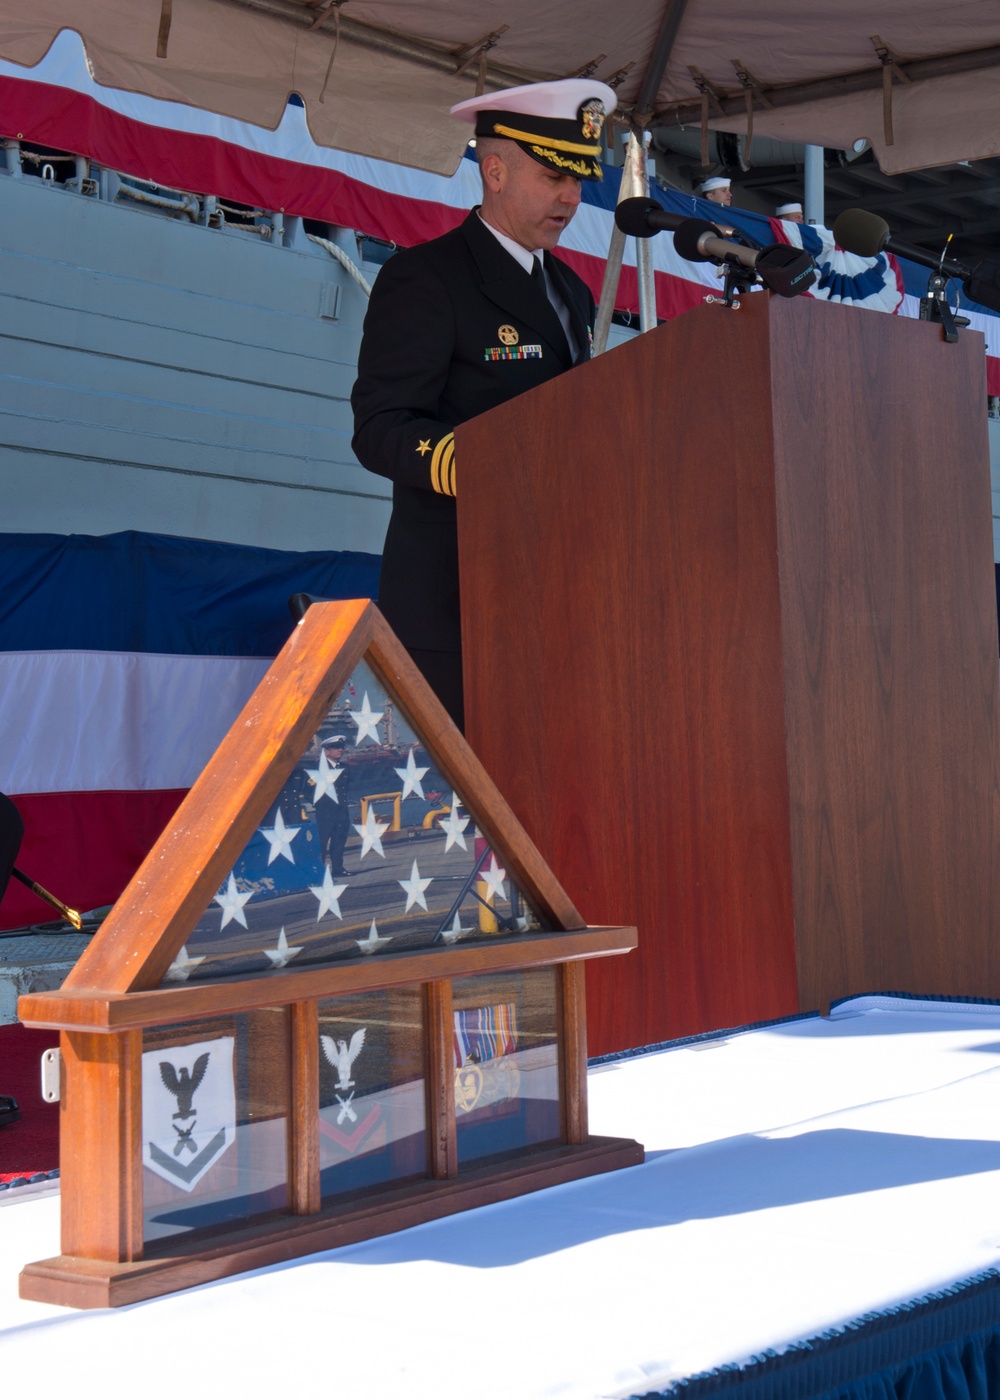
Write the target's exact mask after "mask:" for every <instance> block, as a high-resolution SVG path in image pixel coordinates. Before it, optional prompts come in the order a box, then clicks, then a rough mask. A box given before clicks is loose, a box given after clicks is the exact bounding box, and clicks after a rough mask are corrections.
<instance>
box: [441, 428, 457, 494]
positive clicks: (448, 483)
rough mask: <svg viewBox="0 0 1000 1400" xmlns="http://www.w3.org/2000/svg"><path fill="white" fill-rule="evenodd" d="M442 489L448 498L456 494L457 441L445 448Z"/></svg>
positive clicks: (442, 460)
mask: <svg viewBox="0 0 1000 1400" xmlns="http://www.w3.org/2000/svg"><path fill="white" fill-rule="evenodd" d="M441 489H442V491H443V492H444V494H445V495H446V496H454V494H455V440H454V438H452V440H451V442H450V443H449V444H448V446H447V447H446V448H445V452H444V456H443V457H442V458H441Z"/></svg>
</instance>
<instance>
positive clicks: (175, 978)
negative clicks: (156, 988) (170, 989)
mask: <svg viewBox="0 0 1000 1400" xmlns="http://www.w3.org/2000/svg"><path fill="white" fill-rule="evenodd" d="M204 961H205V959H204V958H189V957H188V950H187V944H185V945H184V947H183V948H182V949H181V950H180V952H179V953H178V954H177V956H176V958H174V960H173V962H172V963H171V964H170V966H169V967H168V968H167V975H166V981H168V982H186V981H187V980H188V978H189V977H190V976H191V974H192V972H193V971H194V970H195V968H196V967H197V966H198V964H199V963H203V962H204Z"/></svg>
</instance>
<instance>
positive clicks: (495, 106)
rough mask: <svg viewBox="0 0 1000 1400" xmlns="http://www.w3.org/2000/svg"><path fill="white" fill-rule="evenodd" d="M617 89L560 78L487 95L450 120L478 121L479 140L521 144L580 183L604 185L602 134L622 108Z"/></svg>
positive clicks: (457, 111) (455, 111) (454, 109)
mask: <svg viewBox="0 0 1000 1400" xmlns="http://www.w3.org/2000/svg"><path fill="white" fill-rule="evenodd" d="M617 103H618V99H617V97H616V96H615V92H614V89H613V88H609V87H608V85H607V84H606V83H598V82H595V81H594V80H593V79H592V78H560V79H558V80H557V81H556V82H552V83H528V84H527V85H526V86H524V87H515V88H505V89H503V90H502V91H500V92H488V93H483V95H482V96H481V97H470V98H468V99H467V100H466V101H465V102H458V103H456V104H455V106H454V107H452V109H451V115H452V116H453V117H457V118H458V119H459V120H460V121H469V122H472V121H474V122H475V123H476V135H477V136H501V137H504V138H506V139H507V140H510V141H516V142H517V144H518V145H519V146H520V147H521V150H522V151H525V152H526V153H527V154H528V155H529V156H531V157H532V158H533V159H534V160H537V161H538V162H539V164H541V165H547V166H550V167H551V168H552V169H555V170H558V171H559V172H560V173H561V174H565V175H575V176H576V178H577V179H578V180H600V179H602V178H603V175H602V171H601V162H600V155H601V131H602V130H603V128H604V121H605V118H606V117H609V116H610V115H611V113H612V112H613V111H614V110H615V107H616V106H617Z"/></svg>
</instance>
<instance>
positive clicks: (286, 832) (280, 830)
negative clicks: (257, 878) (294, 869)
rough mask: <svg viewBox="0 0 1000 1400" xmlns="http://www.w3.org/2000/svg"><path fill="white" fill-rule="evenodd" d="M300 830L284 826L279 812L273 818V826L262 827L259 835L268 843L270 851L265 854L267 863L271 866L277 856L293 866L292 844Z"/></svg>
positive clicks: (296, 827)
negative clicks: (282, 857) (288, 861)
mask: <svg viewBox="0 0 1000 1400" xmlns="http://www.w3.org/2000/svg"><path fill="white" fill-rule="evenodd" d="M301 830H302V828H301V827H300V826H286V825H285V819H284V817H283V816H282V815H281V813H280V811H279V812H278V814H277V816H276V817H275V818H274V826H270V827H269V826H262V827H261V828H260V834H261V835H262V836H263V837H264V838H265V839H266V840H267V841H268V842H270V846H271V849H270V850H269V851H268V853H267V863H268V865H270V864H271V862H272V861H273V860H277V859H278V857H279V856H284V857H285V859H286V860H290V861H291V862H292V864H293V865H294V864H295V857H294V856H293V855H292V842H293V841H294V840H295V838H296V836H298V834H299V832H300V831H301Z"/></svg>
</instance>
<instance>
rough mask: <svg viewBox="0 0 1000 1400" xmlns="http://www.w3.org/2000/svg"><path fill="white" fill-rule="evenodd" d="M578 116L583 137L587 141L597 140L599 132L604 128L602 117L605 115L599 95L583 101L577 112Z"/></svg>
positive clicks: (599, 137) (599, 135) (599, 136)
mask: <svg viewBox="0 0 1000 1400" xmlns="http://www.w3.org/2000/svg"><path fill="white" fill-rule="evenodd" d="M577 115H578V116H579V118H580V128H581V130H582V131H583V135H584V139H585V140H587V141H599V140H600V139H601V132H602V131H603V130H604V118H605V116H606V113H605V110H604V103H603V102H602V101H601V99H600V98H599V97H592V98H590V100H589V101H588V102H584V104H583V106H582V107H581V108H580V111H579V113H578V114H577Z"/></svg>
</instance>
